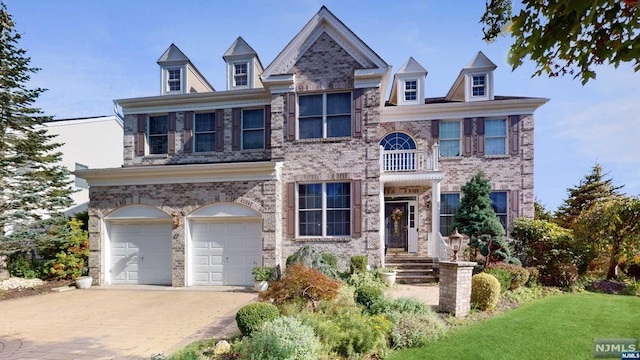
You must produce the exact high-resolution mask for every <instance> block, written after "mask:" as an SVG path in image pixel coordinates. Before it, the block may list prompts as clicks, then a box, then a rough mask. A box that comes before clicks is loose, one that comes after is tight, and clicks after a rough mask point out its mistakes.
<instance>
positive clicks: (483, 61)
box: [445, 51, 498, 101]
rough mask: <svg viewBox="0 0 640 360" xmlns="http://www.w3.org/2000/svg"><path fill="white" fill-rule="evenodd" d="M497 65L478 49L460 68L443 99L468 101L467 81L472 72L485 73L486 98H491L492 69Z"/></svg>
mask: <svg viewBox="0 0 640 360" xmlns="http://www.w3.org/2000/svg"><path fill="white" fill-rule="evenodd" d="M497 67H498V66H497V65H496V64H494V63H493V62H492V61H491V60H489V58H488V57H487V56H486V55H485V54H484V53H482V51H478V53H477V54H476V55H475V56H474V57H473V59H471V61H469V63H468V64H467V65H465V67H463V68H462V70H461V71H460V73H459V74H458V77H457V78H456V81H455V82H454V83H453V86H451V89H449V92H448V93H447V96H445V100H447V101H468V99H469V94H468V92H469V91H470V89H468V87H469V86H468V83H469V75H470V74H472V73H483V72H484V73H486V74H487V79H486V81H487V90H488V91H487V92H488V95H487V99H486V100H492V99H493V81H492V80H493V71H494V70H495V69H496V68H497Z"/></svg>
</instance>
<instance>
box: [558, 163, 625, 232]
mask: <svg viewBox="0 0 640 360" xmlns="http://www.w3.org/2000/svg"><path fill="white" fill-rule="evenodd" d="M605 176H606V174H605V173H603V169H602V166H600V164H598V163H596V164H595V165H594V166H593V168H592V169H591V173H589V174H587V175H586V176H585V177H584V179H583V180H581V181H580V184H578V185H577V186H576V187H573V188H570V189H567V192H568V194H569V197H568V198H567V199H566V200H565V201H564V203H563V204H562V205H560V207H559V208H558V210H557V211H556V212H555V215H554V217H555V222H556V223H557V224H558V225H560V226H562V227H563V228H565V229H573V228H574V225H575V223H576V219H577V218H578V216H579V215H580V213H581V212H582V211H583V210H587V209H589V208H590V207H591V206H593V205H594V204H595V203H597V202H598V201H599V200H605V199H608V198H611V197H612V196H614V195H619V192H618V190H619V189H621V188H622V186H614V185H613V183H612V180H611V179H605V178H604V177H605Z"/></svg>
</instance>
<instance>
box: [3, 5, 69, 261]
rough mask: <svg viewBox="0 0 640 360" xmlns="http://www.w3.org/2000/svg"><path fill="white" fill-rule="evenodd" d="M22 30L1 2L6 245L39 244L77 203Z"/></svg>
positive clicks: (15, 246)
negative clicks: (40, 102) (34, 83)
mask: <svg viewBox="0 0 640 360" xmlns="http://www.w3.org/2000/svg"><path fill="white" fill-rule="evenodd" d="M20 38H21V35H20V34H19V33H18V32H16V30H15V29H14V22H13V20H12V18H11V15H10V14H9V13H8V11H7V7H6V6H5V4H4V3H2V4H0V250H4V251H10V250H17V249H27V248H30V247H32V246H33V244H34V240H36V238H37V231H36V230H39V229H42V227H43V226H44V225H45V224H46V223H47V222H51V221H52V220H53V219H57V218H58V215H60V212H61V210H63V209H65V208H67V207H68V206H70V205H71V204H72V200H71V198H70V194H71V193H72V190H71V188H70V181H69V177H68V175H69V172H68V170H67V169H66V168H65V167H63V166H61V165H60V164H59V162H60V159H61V153H60V152H59V151H57V149H58V148H59V147H60V146H61V145H60V144H57V143H54V142H53V137H54V136H51V135H48V134H47V131H46V128H45V127H44V125H43V124H44V123H45V122H46V121H47V120H50V119H51V117H49V116H44V115H43V113H42V111H41V110H40V109H39V108H36V107H34V103H35V101H36V100H37V98H38V97H39V96H40V94H42V93H43V92H44V91H45V90H44V89H41V88H35V89H30V88H28V87H27V85H26V84H27V83H28V82H29V80H30V78H31V74H34V73H37V72H38V70H39V69H38V68H34V67H30V66H29V64H30V61H31V59H30V58H29V57H27V56H26V51H25V50H24V49H22V48H19V47H18V41H19V40H20Z"/></svg>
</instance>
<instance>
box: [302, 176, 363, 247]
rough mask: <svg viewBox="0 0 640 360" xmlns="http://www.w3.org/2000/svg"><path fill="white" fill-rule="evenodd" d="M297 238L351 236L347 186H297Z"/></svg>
mask: <svg viewBox="0 0 640 360" xmlns="http://www.w3.org/2000/svg"><path fill="white" fill-rule="evenodd" d="M298 235H299V236H349V235H351V184H350V183H348V182H347V183H316V184H298Z"/></svg>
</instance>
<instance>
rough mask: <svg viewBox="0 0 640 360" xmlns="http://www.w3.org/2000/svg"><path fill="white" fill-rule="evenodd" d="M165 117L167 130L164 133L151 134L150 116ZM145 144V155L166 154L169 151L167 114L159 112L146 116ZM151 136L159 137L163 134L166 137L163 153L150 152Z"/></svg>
mask: <svg viewBox="0 0 640 360" xmlns="http://www.w3.org/2000/svg"><path fill="white" fill-rule="evenodd" d="M163 116H164V117H166V118H167V132H166V133H165V134H164V135H161V134H154V135H151V118H154V117H163ZM145 135H146V140H147V141H146V144H145V154H147V155H166V154H168V153H169V115H168V114H160V115H148V116H147V131H146V134H145ZM151 136H154V137H160V136H165V137H166V138H167V152H165V153H152V152H151Z"/></svg>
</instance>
